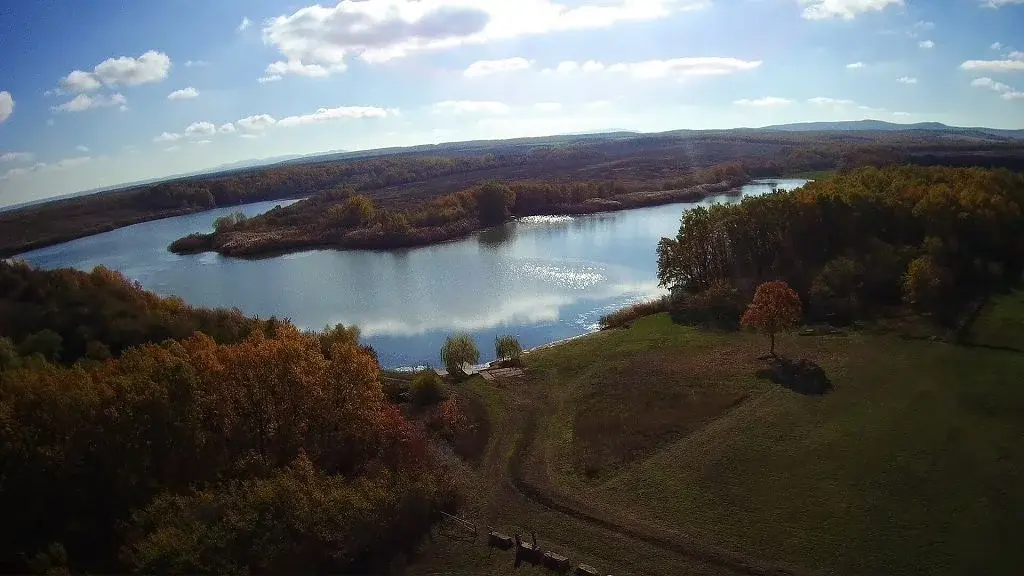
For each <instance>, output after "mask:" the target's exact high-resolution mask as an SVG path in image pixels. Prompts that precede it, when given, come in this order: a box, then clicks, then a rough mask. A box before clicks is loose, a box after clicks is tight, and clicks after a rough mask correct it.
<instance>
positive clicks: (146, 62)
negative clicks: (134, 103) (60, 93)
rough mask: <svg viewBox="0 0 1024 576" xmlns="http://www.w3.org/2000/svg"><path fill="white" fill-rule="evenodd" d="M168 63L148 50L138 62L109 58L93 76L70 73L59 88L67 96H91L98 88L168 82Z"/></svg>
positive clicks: (162, 55) (128, 58) (92, 73)
mask: <svg viewBox="0 0 1024 576" xmlns="http://www.w3.org/2000/svg"><path fill="white" fill-rule="evenodd" d="M170 70H171V59H170V58H169V57H168V56H167V54H164V53H163V52H158V51H156V50H150V51H148V52H146V53H145V54H143V55H141V56H139V57H138V58H132V57H130V56H121V57H119V58H108V59H106V60H104V61H103V62H100V63H99V64H97V65H96V66H95V67H93V70H92V72H84V71H82V70H73V71H71V72H70V73H69V74H68V75H67V76H65V77H64V78H63V79H62V80H61V82H60V87H61V89H62V90H64V91H68V92H93V91H95V90H98V89H99V88H100V87H101V86H110V87H113V86H119V85H124V86H137V85H139V84H147V83H149V82H159V81H160V80H163V79H164V78H167V74H168V72H170Z"/></svg>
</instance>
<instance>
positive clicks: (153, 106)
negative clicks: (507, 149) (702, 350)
mask: <svg viewBox="0 0 1024 576" xmlns="http://www.w3.org/2000/svg"><path fill="white" fill-rule="evenodd" d="M307 1H308V0H307ZM3 4H4V5H3V7H2V8H0V206H5V205H12V204H18V203H22V202H27V201H35V200H39V199H43V198H47V197H51V196H57V195H62V194H68V193H71V192H76V191H81V190H88V189H94V188H99V187H107V186H113V185H117V184H120V183H125V182H133V181H139V180H144V179H151V178H158V177H164V176H170V175H175V174H181V173H186V172H192V171H197V170H206V169H211V168H215V167H217V166H220V165H223V164H226V163H232V162H238V161H242V160H250V159H257V158H271V157H276V156H282V155H289V154H309V153H316V152H322V151H329V150H363V149H371V148H380V147H386V146H406V145H415V144H424V143H436V142H451V141H459V140H470V139H482V138H487V139H489V138H510V137H519V136H540V135H548V134H558V133H573V132H583V131H593V130H607V129H628V130H639V131H645V132H653V131H663V130H675V129H680V128H692V129H706V128H734V127H755V126H765V125H770V124H779V123H789V122H803V121H838V120H859V119H864V118H873V119H879V120H887V121H891V122H901V123H911V122H922V121H937V122H944V123H947V124H951V125H957V126H988V127H995V128H1015V129H1021V128H1024V0H927V1H926V0H342V1H341V2H338V3H335V2H333V1H331V0H328V1H327V2H326V3H324V4H311V5H307V4H305V3H304V2H303V1H302V0H299V1H298V2H295V1H291V0H284V1H278V0H174V1H173V2H159V1H117V0H49V1H47V2H35V1H33V2H13V1H12V2H4V3H3Z"/></svg>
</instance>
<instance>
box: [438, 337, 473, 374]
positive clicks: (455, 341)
mask: <svg viewBox="0 0 1024 576" xmlns="http://www.w3.org/2000/svg"><path fill="white" fill-rule="evenodd" d="M441 361H442V362H444V367H445V370H447V371H448V373H449V374H451V375H452V377H453V378H455V379H459V380H461V379H463V378H465V377H466V376H467V374H466V365H467V364H469V365H472V364H477V363H478V362H480V351H479V350H477V348H476V344H474V343H473V339H472V338H471V337H470V336H469V335H468V334H457V335H455V336H449V337H448V339H447V340H445V341H444V346H442V347H441Z"/></svg>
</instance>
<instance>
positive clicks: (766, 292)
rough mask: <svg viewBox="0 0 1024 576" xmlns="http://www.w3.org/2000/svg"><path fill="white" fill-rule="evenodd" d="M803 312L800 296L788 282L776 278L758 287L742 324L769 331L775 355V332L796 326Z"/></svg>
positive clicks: (772, 352)
mask: <svg viewBox="0 0 1024 576" xmlns="http://www.w3.org/2000/svg"><path fill="white" fill-rule="evenodd" d="M802 313H803V307H802V306H801V304H800V296H798V295H797V293H796V292H795V291H794V290H793V289H792V288H790V287H789V285H788V284H786V283H785V282H783V281H782V280H776V281H774V282H765V283H764V284H761V285H760V286H758V287H757V292H755V293H754V299H753V301H751V302H750V306H748V307H747V311H746V312H744V313H743V318H742V319H741V320H740V324H741V325H742V326H743V327H744V328H752V329H754V330H759V331H761V332H767V333H768V335H769V336H770V337H771V340H772V346H771V351H770V354H771V355H772V356H775V333H776V332H779V331H781V330H788V329H790V328H792V327H793V326H796V324H797V322H799V321H800V316H801V314H802Z"/></svg>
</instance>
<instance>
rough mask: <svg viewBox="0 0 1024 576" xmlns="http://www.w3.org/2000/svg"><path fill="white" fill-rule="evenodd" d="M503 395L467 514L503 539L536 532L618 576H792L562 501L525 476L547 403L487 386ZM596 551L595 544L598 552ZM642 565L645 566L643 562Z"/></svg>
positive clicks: (510, 388)
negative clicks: (504, 534) (510, 534)
mask: <svg viewBox="0 0 1024 576" xmlns="http://www.w3.org/2000/svg"><path fill="white" fill-rule="evenodd" d="M489 385H493V386H495V387H496V388H498V389H500V390H501V393H502V394H503V396H504V398H505V401H506V409H505V410H504V413H503V414H497V415H495V414H492V418H495V417H497V418H498V419H500V421H499V422H493V423H492V426H491V433H492V435H495V436H494V438H493V439H492V441H491V442H490V444H489V448H488V452H487V455H486V457H485V458H484V460H483V462H481V466H480V469H479V479H478V482H477V493H476V494H475V497H473V498H471V499H470V500H471V501H472V502H473V503H472V504H470V506H469V509H468V510H467V512H468V513H470V514H472V515H473V516H476V517H477V518H479V519H481V520H484V519H486V522H485V524H488V525H492V526H494V527H495V528H497V529H499V530H500V531H507V532H513V531H519V532H520V533H523V534H528V533H529V532H530V531H531V530H536V532H537V537H538V539H539V540H540V541H541V543H542V546H544V547H545V548H546V549H547V548H550V549H554V550H555V551H557V552H559V553H561V554H567V555H569V556H570V557H571V558H573V559H574V561H576V560H577V559H580V558H583V559H585V560H587V561H588V563H594V564H595V565H598V566H599V567H600V568H601V569H602V570H604V571H605V572H610V571H611V569H612V568H614V569H615V573H616V574H686V573H695V574H742V575H748V576H768V575H772V576H779V575H793V574H796V572H795V571H794V570H792V569H790V568H787V567H782V566H777V565H773V564H771V563H768V562H762V561H758V560H757V559H753V558H749V557H746V556H744V555H741V554H737V553H734V552H731V551H728V550H724V549H721V548H718V547H715V546H710V545H707V544H705V543H701V542H698V541H697V540H695V539H693V538H690V537H688V536H687V535H685V534H682V533H680V532H678V531H676V530H672V529H670V528H666V527H659V526H652V525H650V524H648V523H645V522H642V521H641V520H639V519H630V518H623V517H622V515H621V514H615V513H609V512H608V511H604V510H596V509H594V507H593V506H591V505H588V504H586V503H583V502H580V501H578V500H577V499H575V498H573V497H572V496H570V495H567V494H561V493H559V492H558V491H557V490H556V489H554V488H553V486H552V485H551V483H550V482H549V481H548V480H547V479H546V478H545V477H544V476H543V473H542V472H540V471H539V470H538V469H537V468H538V467H533V468H529V469H528V464H526V463H527V462H528V461H529V456H530V454H531V453H532V452H533V450H534V448H535V446H534V442H535V438H536V433H537V427H538V425H539V423H540V422H541V421H542V420H543V417H544V415H545V414H546V413H547V412H546V407H547V406H550V403H549V399H548V398H547V396H546V394H545V393H544V391H543V390H541V389H539V387H533V386H530V385H529V382H528V381H527V380H525V379H514V380H502V381H500V382H497V383H489ZM595 544H597V545H596V546H595ZM641 560H642V561H641Z"/></svg>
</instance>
